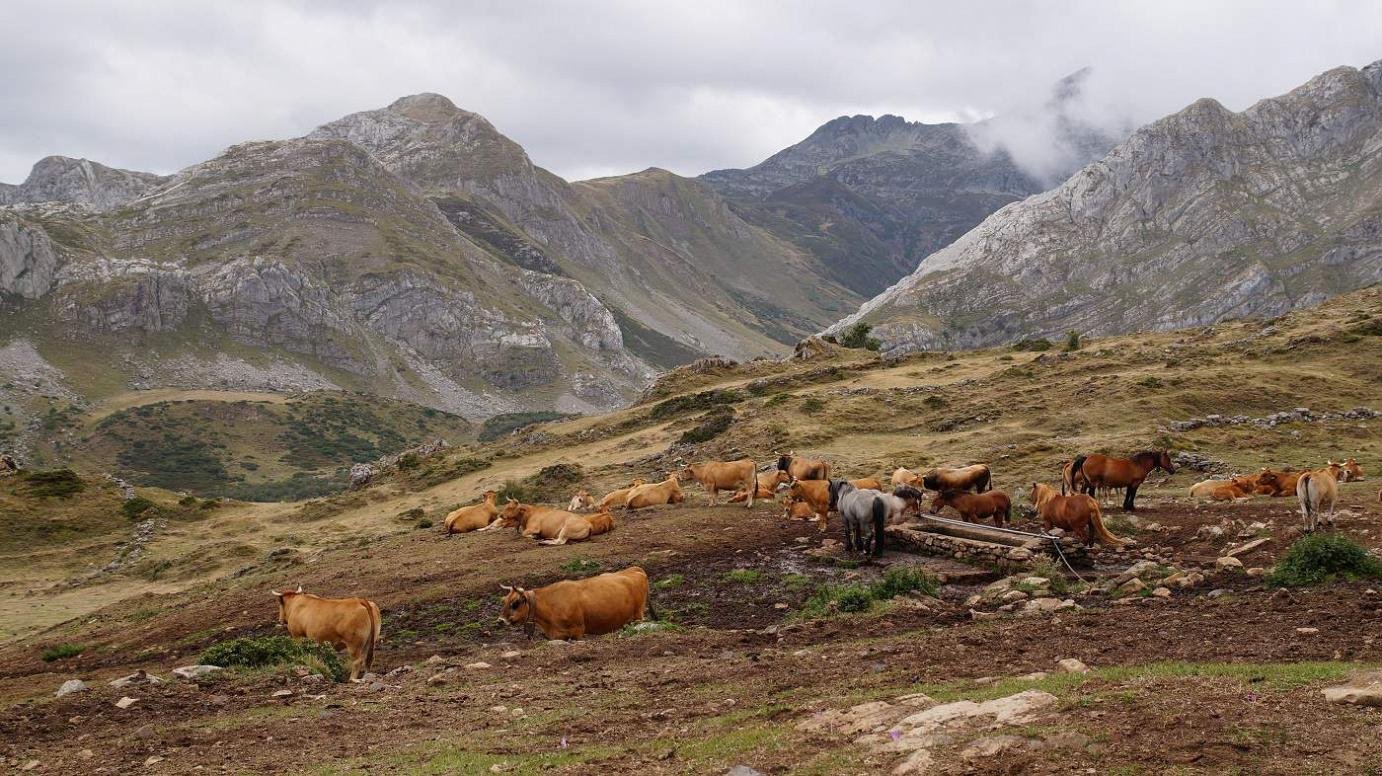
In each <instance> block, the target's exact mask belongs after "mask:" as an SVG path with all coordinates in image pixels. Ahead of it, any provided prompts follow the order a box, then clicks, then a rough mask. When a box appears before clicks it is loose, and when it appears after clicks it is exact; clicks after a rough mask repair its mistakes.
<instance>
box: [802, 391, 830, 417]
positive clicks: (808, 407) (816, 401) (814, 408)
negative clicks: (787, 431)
mask: <svg viewBox="0 0 1382 776" xmlns="http://www.w3.org/2000/svg"><path fill="white" fill-rule="evenodd" d="M823 409H825V402H823V401H821V400H820V398H819V397H816V396H807V397H806V398H805V399H803V400H802V402H801V411H802V412H804V413H806V414H807V415H815V414H816V413H817V412H820V411H821V410H823Z"/></svg>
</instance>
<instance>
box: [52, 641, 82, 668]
mask: <svg viewBox="0 0 1382 776" xmlns="http://www.w3.org/2000/svg"><path fill="white" fill-rule="evenodd" d="M85 651H86V646H85V645H83V644H70V643H69V644H59V645H57V646H55V647H49V648H47V649H45V650H43V662H45V663H51V662H53V661H54V660H62V659H63V658H68V657H76V656H77V655H80V654H81V653H83V652H85Z"/></svg>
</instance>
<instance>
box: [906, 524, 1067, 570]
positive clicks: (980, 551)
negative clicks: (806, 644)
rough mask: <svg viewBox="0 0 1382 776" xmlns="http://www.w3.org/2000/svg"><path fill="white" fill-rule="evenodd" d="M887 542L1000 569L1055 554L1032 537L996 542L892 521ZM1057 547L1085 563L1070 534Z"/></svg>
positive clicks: (1022, 565) (1025, 565) (1028, 565)
mask: <svg viewBox="0 0 1382 776" xmlns="http://www.w3.org/2000/svg"><path fill="white" fill-rule="evenodd" d="M884 530H885V531H886V533H887V536H888V539H889V543H890V544H892V545H893V546H895V547H898V548H899V549H903V550H906V551H909V552H915V553H917V554H920V555H932V556H938V557H943V558H954V559H955V560H958V561H961V562H964V563H970V564H975V565H981V566H990V567H993V568H996V569H999V570H1001V571H1005V572H1007V571H1011V570H1014V569H1025V568H1031V566H1032V564H1033V562H1034V561H1035V560H1036V559H1037V558H1042V557H1045V558H1055V552H1054V550H1053V549H1052V546H1051V542H1050V541H1048V540H1042V539H1033V540H1031V541H1028V542H1026V543H1024V544H1022V545H1021V546H1011V545H1007V544H998V543H996V542H986V541H981V540H978V539H967V538H964V537H960V536H948V535H946V534H942V533H936V532H934V531H928V530H925V528H924V527H923V526H921V525H918V524H916V523H906V524H903V525H892V526H888V527H887V528H886V529H884ZM1060 541H1061V550H1062V551H1063V552H1064V553H1065V557H1066V558H1067V559H1069V561H1070V563H1071V564H1072V565H1074V566H1077V567H1079V566H1088V565H1089V563H1090V561H1089V557H1088V553H1087V552H1086V551H1085V548H1084V546H1083V545H1081V544H1078V543H1077V542H1076V541H1075V540H1073V539H1070V538H1062V539H1061V540H1060Z"/></svg>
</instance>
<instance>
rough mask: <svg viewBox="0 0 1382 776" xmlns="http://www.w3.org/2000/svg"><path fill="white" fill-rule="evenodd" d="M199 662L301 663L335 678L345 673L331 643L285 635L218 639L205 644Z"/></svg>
mask: <svg viewBox="0 0 1382 776" xmlns="http://www.w3.org/2000/svg"><path fill="white" fill-rule="evenodd" d="M201 662H203V663H206V664H207V665H213V666H220V667H222V668H237V667H238V668H266V667H270V666H291V665H304V666H307V667H308V668H311V669H313V670H314V671H318V672H320V673H321V674H322V675H323V676H327V677H330V678H331V679H332V680H333V681H337V682H344V681H345V679H346V676H348V673H347V672H346V668H345V664H344V663H342V662H341V657H340V655H338V654H336V650H335V649H333V648H331V646H329V645H327V644H318V643H317V642H315V641H311V640H308V639H295V638H292V637H289V636H260V637H257V638H240V639H233V640H231V641H222V642H221V643H219V644H213V645H211V646H210V647H208V648H207V649H206V651H205V652H203V653H202V655H201Z"/></svg>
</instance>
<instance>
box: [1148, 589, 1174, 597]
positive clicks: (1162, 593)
mask: <svg viewBox="0 0 1382 776" xmlns="http://www.w3.org/2000/svg"><path fill="white" fill-rule="evenodd" d="M1152 595H1154V596H1156V597H1157V598H1170V597H1171V588H1169V587H1158V588H1157V589H1155V590H1153V591H1152Z"/></svg>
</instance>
